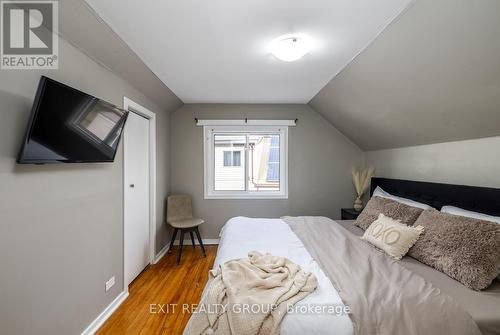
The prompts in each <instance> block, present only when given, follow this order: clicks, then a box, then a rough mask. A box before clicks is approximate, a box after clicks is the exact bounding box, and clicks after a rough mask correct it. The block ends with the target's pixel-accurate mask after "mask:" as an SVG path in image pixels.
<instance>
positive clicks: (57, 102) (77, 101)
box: [17, 76, 128, 164]
mask: <svg viewBox="0 0 500 335" xmlns="http://www.w3.org/2000/svg"><path fill="white" fill-rule="evenodd" d="M127 115H128V112H127V111H125V110H123V109H120V108H118V107H116V106H115V105H112V104H110V103H107V102H105V101H103V100H101V99H98V98H96V97H93V96H91V95H89V94H86V93H83V92H81V91H78V90H76V89H74V88H71V87H69V86H66V85H64V84H62V83H59V82H57V81H55V80H52V79H50V78H47V77H44V76H42V78H41V79H40V83H39V85H38V91H37V93H36V97H35V101H34V103H33V108H32V112H31V117H30V121H29V124H28V128H27V131H26V135H25V138H24V141H23V144H22V147H21V151H20V152H19V155H18V158H17V162H18V163H20V164H44V163H88V162H113V161H114V158H115V154H116V150H117V148H118V144H119V142H120V137H121V134H122V131H123V127H124V125H125V121H126V119H127Z"/></svg>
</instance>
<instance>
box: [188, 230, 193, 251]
mask: <svg viewBox="0 0 500 335" xmlns="http://www.w3.org/2000/svg"><path fill="white" fill-rule="evenodd" d="M189 235H191V243H193V249H194V235H193V232H192V231H190V232H189Z"/></svg>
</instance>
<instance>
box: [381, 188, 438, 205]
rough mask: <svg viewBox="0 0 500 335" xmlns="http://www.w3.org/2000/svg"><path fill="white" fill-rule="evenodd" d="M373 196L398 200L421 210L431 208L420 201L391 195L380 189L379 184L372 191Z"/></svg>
mask: <svg viewBox="0 0 500 335" xmlns="http://www.w3.org/2000/svg"><path fill="white" fill-rule="evenodd" d="M373 196H374V197H381V198H386V199H391V200H394V201H397V202H400V203H402V204H405V205H408V206H412V207H417V208H422V209H423V210H426V209H431V208H432V207H431V206H429V205H426V204H423V203H421V202H418V201H413V200H410V199H406V198H401V197H398V196H395V195H392V194H390V193H387V192H386V191H384V190H383V189H381V188H380V186H377V188H376V189H375V191H373Z"/></svg>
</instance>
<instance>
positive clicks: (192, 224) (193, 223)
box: [169, 219, 205, 228]
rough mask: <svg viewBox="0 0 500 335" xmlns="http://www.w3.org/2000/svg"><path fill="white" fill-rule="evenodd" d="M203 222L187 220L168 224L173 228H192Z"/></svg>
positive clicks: (200, 220)
mask: <svg viewBox="0 0 500 335" xmlns="http://www.w3.org/2000/svg"><path fill="white" fill-rule="evenodd" d="M203 222H205V221H204V220H203V219H188V220H180V221H173V222H169V224H170V225H171V226H172V227H174V228H192V227H196V226H199V225H201V224H202V223H203Z"/></svg>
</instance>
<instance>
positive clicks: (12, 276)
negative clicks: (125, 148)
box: [0, 40, 180, 334]
mask: <svg viewBox="0 0 500 335" xmlns="http://www.w3.org/2000/svg"><path fill="white" fill-rule="evenodd" d="M59 59H60V69H59V70H55V71H48V72H41V71H32V70H29V71H5V70H2V71H0V134H1V140H0V264H1V275H0V333H2V334H79V333H80V332H81V331H83V330H84V329H85V328H86V327H87V326H88V325H89V324H90V322H91V321H92V320H94V319H95V318H96V317H97V316H98V315H99V313H100V312H101V311H102V310H103V309H104V308H105V307H106V306H107V305H108V304H109V303H110V302H111V301H112V300H113V299H114V298H115V297H116V296H117V295H118V294H119V292H120V291H122V288H123V256H122V249H123V242H122V240H123V228H122V221H123V215H122V212H123V208H122V207H123V206H122V198H123V186H122V177H123V176H122V168H123V164H122V163H123V154H122V148H121V147H120V150H119V152H118V154H117V157H116V161H115V162H114V163H110V164H74V165H46V166H18V165H16V164H15V157H16V155H17V152H18V149H19V146H20V143H21V140H22V136H23V135H24V131H25V127H26V123H27V121H28V116H29V114H30V109H31V104H32V102H33V98H34V94H35V91H36V88H37V84H38V80H39V77H40V75H41V74H46V75H48V76H50V77H52V78H54V79H56V80H59V81H62V82H65V83H67V84H69V85H71V86H74V87H76V88H79V89H81V90H83V91H86V92H88V93H90V94H93V95H96V96H98V97H101V98H104V99H105V100H108V101H110V102H112V103H114V104H117V105H120V106H121V105H122V104H123V96H127V97H129V98H131V99H133V100H134V101H136V102H138V103H140V104H143V105H144V106H145V107H147V108H149V109H151V110H152V111H153V112H155V113H156V114H157V123H158V124H157V127H158V129H157V133H158V166H157V170H158V189H157V192H158V222H157V223H158V227H157V229H158V238H157V239H158V241H157V244H158V245H157V249H159V248H161V247H162V245H163V244H164V243H165V241H166V230H165V228H164V226H163V223H162V218H163V199H164V196H165V195H166V194H167V191H168V189H169V185H168V173H169V171H168V168H169V162H168V160H169V143H168V141H169V136H168V129H169V116H168V110H166V109H165V108H164V107H163V108H160V107H158V106H156V105H155V104H154V103H153V102H151V101H150V100H149V99H148V98H146V97H145V96H144V95H143V94H142V93H140V92H139V91H137V90H136V89H134V88H132V86H131V85H129V84H128V83H127V82H125V81H124V80H122V79H121V78H120V77H118V76H116V75H114V74H113V73H112V72H110V71H109V70H107V69H106V68H104V67H102V66H101V65H98V64H97V63H96V62H94V61H93V60H91V59H90V58H89V57H87V56H86V55H84V54H83V53H82V52H80V51H79V50H77V49H75V48H74V47H73V46H71V45H69V44H68V43H67V42H65V41H64V40H61V41H60V57H59ZM165 94H170V93H168V92H166V93H165ZM173 101H176V103H175V104H172V105H171V109H172V110H173V109H176V108H177V107H178V105H179V104H180V102H179V101H178V100H177V99H173ZM113 275H114V276H115V277H116V284H115V286H114V287H113V288H112V289H111V290H110V291H109V292H107V293H105V292H104V283H105V282H106V281H107V280H108V279H109V278H110V277H111V276H113Z"/></svg>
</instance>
